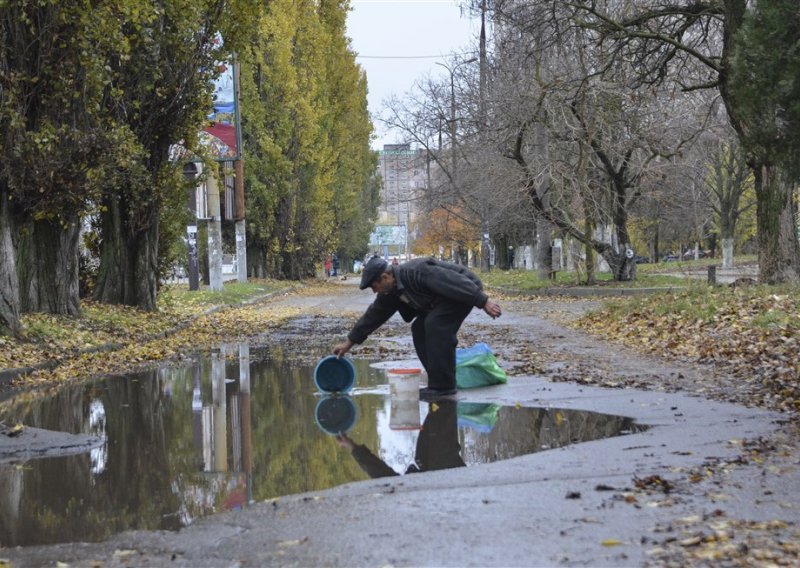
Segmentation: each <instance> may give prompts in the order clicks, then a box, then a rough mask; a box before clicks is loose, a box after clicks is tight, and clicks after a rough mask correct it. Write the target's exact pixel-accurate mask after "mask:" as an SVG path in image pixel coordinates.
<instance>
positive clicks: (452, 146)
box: [436, 57, 478, 181]
mask: <svg viewBox="0 0 800 568" xmlns="http://www.w3.org/2000/svg"><path fill="white" fill-rule="evenodd" d="M477 60H478V58H477V57H472V58H470V59H467V60H465V61H461V62H460V63H456V64H455V65H453V67H450V66H449V65H447V64H446V63H442V62H440V61H437V62H436V65H439V66H440V67H444V68H445V69H447V72H448V73H449V74H450V156H451V157H450V161H451V164H450V169H451V171H452V177H453V180H454V181H455V179H456V85H455V73H456V70H458V68H459V67H460V66H461V65H467V64H469V63H475V62H476V61H477Z"/></svg>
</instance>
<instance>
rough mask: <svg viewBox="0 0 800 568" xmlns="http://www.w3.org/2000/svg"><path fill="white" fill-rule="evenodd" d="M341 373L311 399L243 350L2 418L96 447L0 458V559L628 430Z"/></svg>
mask: <svg viewBox="0 0 800 568" xmlns="http://www.w3.org/2000/svg"><path fill="white" fill-rule="evenodd" d="M226 353H227V356H226ZM354 362H355V364H356V376H357V387H356V389H354V390H353V391H351V393H350V395H348V396H339V397H323V396H320V395H319V394H318V393H317V392H316V388H315V386H314V381H313V369H314V367H313V366H297V365H295V364H293V363H289V362H285V361H283V360H282V359H280V358H277V357H273V358H270V359H267V360H263V361H259V362H257V363H252V364H251V362H250V354H249V350H248V347H247V346H235V347H228V348H227V349H223V350H222V352H221V354H219V355H216V354H215V355H212V356H209V357H203V358H198V359H197V360H196V361H195V362H193V363H190V364H188V365H187V366H185V367H181V368H163V369H159V370H154V371H148V372H144V373H138V374H132V375H126V376H120V377H110V378H106V379H102V380H99V381H96V382H92V383H88V384H83V385H80V386H75V387H70V388H64V389H62V390H60V391H59V392H58V393H57V394H54V395H52V396H50V397H48V398H45V399H41V400H37V401H36V402H35V403H12V404H7V405H6V406H8V407H9V408H7V409H6V410H5V411H4V414H3V415H0V420H2V421H3V422H5V423H6V424H13V423H16V422H21V423H23V424H24V425H26V426H29V427H37V428H44V429H49V430H59V431H64V432H71V433H76V434H77V433H83V434H93V435H95V436H97V437H99V438H101V440H102V444H100V445H98V446H97V447H96V448H95V449H93V450H91V451H89V452H84V453H82V454H79V455H73V456H68V457H58V458H40V459H30V460H28V461H25V462H19V461H11V460H8V459H7V460H5V461H4V460H2V459H0V544H1V545H2V546H18V545H22V546H24V545H34V544H45V543H56V542H69V541H97V540H102V539H104V538H106V537H108V536H110V535H112V534H114V533H117V532H121V531H124V530H129V529H147V530H153V529H179V528H180V527H182V526H185V525H187V524H189V523H191V522H192V521H193V520H194V519H196V518H198V517H201V516H203V515H208V514H211V513H215V512H219V511H224V510H231V509H234V510H235V509H240V508H242V507H246V506H247V505H248V504H249V503H252V502H257V501H263V500H265V499H269V498H273V497H277V496H280V495H287V494H290V493H300V492H306V491H315V490H321V489H326V488H329V487H333V486H336V485H341V484H344V483H348V482H351V481H356V480H362V479H368V478H369V477H370V476H372V477H377V476H388V475H406V474H410V473H415V472H420V471H422V472H424V471H428V470H433V469H443V468H451V467H463V466H467V467H468V466H470V465H474V464H479V463H486V462H492V461H497V460H503V459H507V458H511V457H514V456H519V455H523V454H529V453H533V452H538V451H542V450H547V449H550V448H557V447H561V446H565V445H568V444H574V443H578V442H584V441H588V440H595V439H599V438H605V437H610V436H617V435H621V434H627V433H631V432H636V431H641V430H643V429H644V427H643V426H639V425H636V424H635V423H634V422H633V421H632V420H631V419H630V418H625V417H621V416H611V415H607V414H599V413H594V412H582V411H575V410H565V409H553V408H550V409H544V408H522V407H514V406H498V405H495V404H479V403H470V402H466V401H465V399H466V400H468V399H469V391H462V393H461V394H460V396H459V398H460V399H461V400H459V401H458V402H456V401H444V400H442V401H437V402H431V403H427V402H419V401H418V400H410V401H409V400H407V399H394V400H393V397H391V396H390V392H389V387H388V381H387V378H386V375H385V373H384V371H382V370H379V369H376V368H373V367H371V366H370V364H369V362H368V361H354ZM340 432H341V433H343V434H344V435H343V436H339V435H338V434H339V433H340ZM0 443H2V440H0Z"/></svg>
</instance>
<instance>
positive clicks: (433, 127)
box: [386, 0, 800, 283]
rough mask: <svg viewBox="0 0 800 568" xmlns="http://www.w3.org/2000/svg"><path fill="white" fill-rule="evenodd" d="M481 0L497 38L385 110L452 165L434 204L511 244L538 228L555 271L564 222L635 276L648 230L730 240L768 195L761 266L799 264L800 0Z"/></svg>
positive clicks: (791, 271) (433, 195)
mask: <svg viewBox="0 0 800 568" xmlns="http://www.w3.org/2000/svg"><path fill="white" fill-rule="evenodd" d="M467 4H468V5H469V7H470V8H471V9H473V11H474V12H475V13H476V14H478V15H480V17H482V18H484V20H485V21H486V22H488V23H489V24H491V29H492V30H493V34H492V41H491V47H490V49H488V50H486V51H485V52H484V51H480V52H479V53H478V57H473V56H472V55H473V54H472V53H468V54H466V55H463V56H459V57H456V58H454V59H453V60H452V61H451V62H450V64H449V65H448V70H449V71H450V77H449V78H448V79H447V80H445V81H443V82H437V81H435V80H429V81H427V82H425V83H422V84H420V85H419V86H418V87H419V88H418V89H417V92H416V93H414V94H413V95H412V96H411V97H407V98H405V99H404V100H395V101H393V102H392V104H390V108H389V114H388V115H387V117H386V120H388V122H389V123H391V124H393V125H394V126H398V127H400V128H403V129H404V130H405V131H406V132H407V133H408V135H409V138H411V139H412V140H414V141H415V142H416V143H417V144H419V145H420V146H421V147H423V148H425V149H427V153H428V155H429V156H430V159H431V160H433V161H434V162H436V163H437V164H438V166H439V167H438V168H435V171H436V172H438V173H439V175H438V182H435V183H434V184H433V187H431V188H430V191H429V192H428V196H427V197H428V207H429V208H431V209H434V208H437V207H438V208H445V209H447V210H448V211H449V212H451V213H456V212H458V213H459V214H460V215H461V217H462V218H466V219H469V220H471V222H472V223H473V225H474V227H476V228H478V227H480V226H483V227H486V228H488V230H489V232H490V233H491V234H492V237H493V239H494V242H495V245H498V247H497V248H498V250H501V251H502V250H505V248H506V247H505V246H504V245H506V244H517V243H519V244H528V243H531V242H534V241H535V242H536V243H537V245H538V250H539V251H540V253H541V256H540V258H539V264H540V266H542V267H544V270H545V271H547V267H548V266H549V258H548V254H549V251H550V246H549V239H550V237H551V235H560V236H566V237H569V238H572V239H574V240H577V241H579V242H582V243H584V245H585V249H586V251H585V252H586V259H587V265H588V266H587V268H589V269H591V266H592V265H593V263H592V262H591V260H592V256H593V254H599V255H601V256H602V257H603V258H604V259H605V260H606V261H607V263H608V265H609V266H610V267H611V269H612V271H613V274H614V276H615V278H617V279H630V278H632V277H633V276H634V274H635V264H634V255H632V253H631V251H632V250H633V248H634V246H635V242H636V241H637V240H638V241H639V242H642V241H644V242H646V243H647V245H648V246H649V248H650V251H649V252H650V256H654V257H657V256H658V249H659V243H660V242H664V241H668V240H671V239H670V238H671V237H672V236H673V235H670V234H669V233H670V227H675V226H676V225H681V224H682V225H683V227H687V226H691V231H692V232H694V233H696V234H695V235H692V236H694V238H695V239H697V240H699V239H700V237H702V236H703V234H704V233H708V232H711V231H709V229H708V225H709V224H710V223H712V222H713V223H714V225H715V227H714V229H713V232H714V233H716V234H718V235H719V237H720V238H721V239H722V241H723V243H724V244H726V245H728V246H727V247H726V246H723V250H725V249H728V250H730V243H731V242H732V240H733V239H734V238H735V236H736V234H737V224H739V228H738V230H739V231H741V229H742V227H741V224H740V223H737V222H738V221H739V220H740V218H742V216H747V214H748V212H751V211H752V209H753V208H752V204H753V203H754V202H755V204H756V210H757V215H756V219H757V230H756V234H757V241H758V252H759V266H760V271H761V274H760V276H761V280H762V281H764V282H769V283H775V282H797V281H798V280H800V247H799V246H798V235H797V189H796V188H797V180H798V175H797V169H798V161H797V156H798V153H797V144H798V134H797V133H798V126H800V108H799V107H798V103H797V95H798V89H800V85H799V84H798V81H797V79H796V78H797V77H798V73H797V69H798V65H800V55H798V54H797V53H796V43H797V41H798V37H800V18H798V7H797V4H796V2H791V1H789V0H759V2H757V3H752V5H751V3H748V2H746V1H745V0H718V1H717V0H715V1H708V2H704V1H702V0H701V1H699V2H698V1H696V0H691V1H685V0H637V1H635V2H604V3H598V2H562V1H544V2H532V1H524V0H493V1H490V0H472V1H471V2H467ZM476 59H477V60H478V61H479V63H480V64H479V65H470V63H471V62H473V61H475V60H476ZM476 67H477V68H478V69H477V72H475V69H476ZM454 99H457V100H458V105H457V107H458V109H459V111H458V113H457V114H456V113H453V112H452V110H449V109H452V106H451V105H452V103H453V100H454ZM443 135H444V138H445V140H446V142H447V143H446V145H445V146H447V147H446V148H442V142H441V140H442V136H443ZM490 196H491V197H490ZM687 204H691V205H692V207H691V208H689V207H687ZM698 204H700V205H702V207H697V205H698ZM675 221H677V223H676V222H675ZM607 226H611V227H613V236H612V237H613V238H611V239H607V238H602V237H601V231H600V230H599V229H600V228H603V227H607ZM481 232H484V231H481ZM637 236H638V238H637ZM609 241H610V242H609ZM641 252H644V251H641ZM591 278H592V274H591V272H589V279H591Z"/></svg>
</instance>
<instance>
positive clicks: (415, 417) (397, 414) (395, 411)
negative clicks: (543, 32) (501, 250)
mask: <svg viewBox="0 0 800 568" xmlns="http://www.w3.org/2000/svg"><path fill="white" fill-rule="evenodd" d="M421 373H422V370H421V369H389V370H388V371H387V372H386V375H387V376H388V377H389V392H390V393H391V401H392V406H391V413H390V415H389V428H391V429H392V430H417V429H419V427H420V419H419V383H420V378H421Z"/></svg>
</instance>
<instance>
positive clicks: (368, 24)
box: [347, 0, 480, 150]
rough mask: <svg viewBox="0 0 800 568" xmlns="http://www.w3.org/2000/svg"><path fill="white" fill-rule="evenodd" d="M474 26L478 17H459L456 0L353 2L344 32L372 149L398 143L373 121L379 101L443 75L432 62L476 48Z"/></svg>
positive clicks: (361, 0)
mask: <svg viewBox="0 0 800 568" xmlns="http://www.w3.org/2000/svg"><path fill="white" fill-rule="evenodd" d="M479 30H480V23H479V21H478V20H474V19H473V20H470V19H469V18H467V17H466V16H464V17H462V16H461V10H460V9H459V7H458V2H457V1H456V0H352V11H351V12H350V14H349V16H348V20H347V34H348V36H349V37H350V39H351V40H352V45H353V50H354V51H355V52H356V53H357V55H358V57H357V59H356V61H357V62H358V63H359V64H360V65H361V67H362V68H363V69H364V70H365V71H366V73H367V82H368V85H369V110H370V114H371V115H372V116H373V121H374V123H375V130H376V134H377V135H378V138H377V139H376V140H375V141H374V143H373V148H375V149H376V150H380V149H382V148H383V145H384V144H391V143H393V142H397V141H400V140H399V139H398V138H397V137H396V134H395V133H391V132H386V131H385V129H384V128H383V125H381V124H380V123H378V121H377V120H374V119H375V118H376V117H377V116H378V115H380V113H381V109H382V108H383V101H384V100H386V99H388V98H389V97H390V96H391V95H393V94H394V95H397V96H402V95H403V94H404V93H406V92H408V91H409V90H411V88H412V87H413V85H414V82H415V81H417V80H419V79H421V78H423V77H424V76H426V75H427V74H430V75H434V76H435V75H441V76H446V75H447V71H446V70H445V69H443V68H442V67H440V66H437V65H436V62H437V61H440V62H443V63H446V62H447V61H448V55H449V54H450V53H452V52H464V51H475V50H476V49H477V34H478V31H479Z"/></svg>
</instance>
